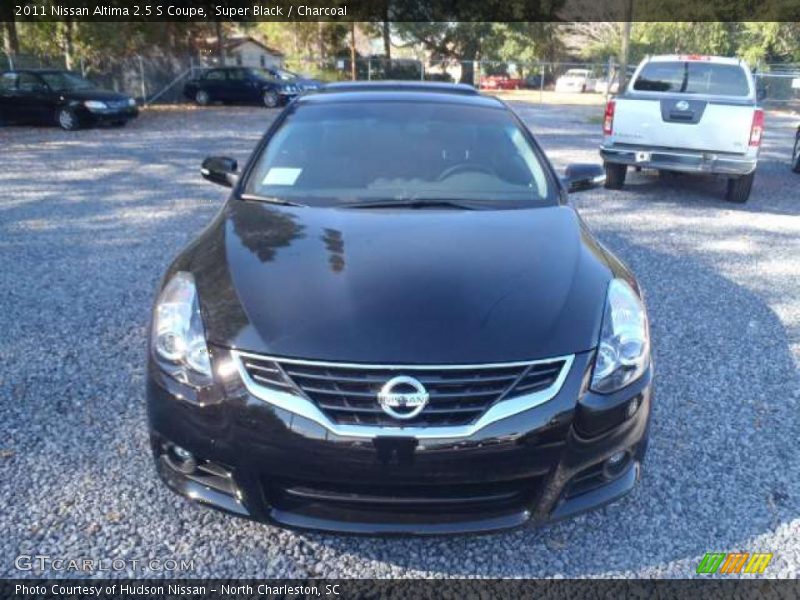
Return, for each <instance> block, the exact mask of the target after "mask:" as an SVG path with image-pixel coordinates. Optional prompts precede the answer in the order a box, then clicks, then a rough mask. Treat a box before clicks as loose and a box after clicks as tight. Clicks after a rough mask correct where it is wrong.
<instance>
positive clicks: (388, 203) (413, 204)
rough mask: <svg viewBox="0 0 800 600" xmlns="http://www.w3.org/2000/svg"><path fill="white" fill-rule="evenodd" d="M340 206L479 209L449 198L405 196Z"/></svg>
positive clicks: (340, 206)
mask: <svg viewBox="0 0 800 600" xmlns="http://www.w3.org/2000/svg"><path fill="white" fill-rule="evenodd" d="M338 208H413V209H424V208H454V209H457V210H478V209H477V208H476V207H475V206H473V205H470V204H464V203H462V202H457V201H456V200H447V199H445V198H405V199H402V200H372V201H369V200H368V201H366V202H348V203H346V204H340V205H339V206H338Z"/></svg>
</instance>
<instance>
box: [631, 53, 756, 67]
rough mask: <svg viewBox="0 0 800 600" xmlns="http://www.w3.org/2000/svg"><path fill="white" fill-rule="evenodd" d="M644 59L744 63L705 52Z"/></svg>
mask: <svg viewBox="0 0 800 600" xmlns="http://www.w3.org/2000/svg"><path fill="white" fill-rule="evenodd" d="M646 60H648V61H650V62H675V61H679V62H692V61H696V62H710V63H715V64H719V65H739V64H742V65H744V64H745V63H744V61H742V60H741V59H739V58H736V57H731V56H711V55H706V54H659V55H657V56H649V57H648V58H647V59H646Z"/></svg>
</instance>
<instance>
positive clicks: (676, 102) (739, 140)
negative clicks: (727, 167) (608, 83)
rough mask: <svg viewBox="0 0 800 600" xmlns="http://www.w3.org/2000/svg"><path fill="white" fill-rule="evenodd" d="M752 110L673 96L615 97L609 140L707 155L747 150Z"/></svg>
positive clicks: (739, 106)
mask: <svg viewBox="0 0 800 600" xmlns="http://www.w3.org/2000/svg"><path fill="white" fill-rule="evenodd" d="M753 111H754V107H753V106H751V105H741V104H739V105H737V104H733V103H731V104H729V103H715V102H713V101H707V100H693V99H687V98H685V97H684V98H681V97H676V96H669V97H664V98H646V99H645V98H624V97H620V98H617V101H616V110H615V111H614V112H615V114H614V131H613V133H612V136H611V137H612V141H613V143H617V144H636V145H642V146H657V147H663V148H678V149H686V150H704V151H709V152H732V153H737V154H742V153H744V152H745V151H747V148H748V144H749V140H750V127H751V125H752V122H753Z"/></svg>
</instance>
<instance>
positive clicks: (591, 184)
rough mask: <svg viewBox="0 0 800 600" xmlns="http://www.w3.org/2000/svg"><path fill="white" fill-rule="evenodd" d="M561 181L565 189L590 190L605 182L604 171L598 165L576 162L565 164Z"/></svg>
mask: <svg viewBox="0 0 800 600" xmlns="http://www.w3.org/2000/svg"><path fill="white" fill-rule="evenodd" d="M563 181H564V185H566V186H567V191H570V192H579V191H582V190H590V189H592V188H596V187H600V186H601V185H603V184H604V183H605V182H606V172H605V169H603V167H601V166H600V165H595V164H584V163H576V164H574V165H569V166H567V168H566V170H565V171H564V179H563Z"/></svg>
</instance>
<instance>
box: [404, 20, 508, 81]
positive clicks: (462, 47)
mask: <svg viewBox="0 0 800 600" xmlns="http://www.w3.org/2000/svg"><path fill="white" fill-rule="evenodd" d="M492 27H493V24H492V23H486V22H463V21H462V22H448V23H436V22H430V23H423V22H403V23H397V24H396V28H397V32H398V34H399V35H400V37H401V38H403V39H405V40H407V43H411V44H413V43H419V44H422V45H423V46H424V47H425V49H426V50H428V51H429V52H430V53H431V54H432V55H434V56H435V57H437V58H455V59H457V60H460V61H462V62H461V64H462V68H461V83H469V84H472V83H474V81H475V69H474V61H476V60H479V59H480V58H481V56H482V54H481V51H482V49H483V47H484V45H485V44H487V43H489V42H490V41H491V40H490V37H491V33H492Z"/></svg>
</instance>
